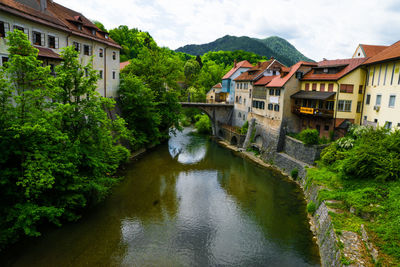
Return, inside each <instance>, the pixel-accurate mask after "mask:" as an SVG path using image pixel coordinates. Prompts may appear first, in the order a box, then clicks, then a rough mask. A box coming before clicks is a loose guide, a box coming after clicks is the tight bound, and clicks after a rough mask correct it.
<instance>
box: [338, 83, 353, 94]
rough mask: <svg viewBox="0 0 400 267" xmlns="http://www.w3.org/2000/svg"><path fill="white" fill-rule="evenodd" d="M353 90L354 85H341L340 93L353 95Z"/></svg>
mask: <svg viewBox="0 0 400 267" xmlns="http://www.w3.org/2000/svg"><path fill="white" fill-rule="evenodd" d="M353 88H354V85H353V84H341V85H340V92H341V93H350V94H352V93H353Z"/></svg>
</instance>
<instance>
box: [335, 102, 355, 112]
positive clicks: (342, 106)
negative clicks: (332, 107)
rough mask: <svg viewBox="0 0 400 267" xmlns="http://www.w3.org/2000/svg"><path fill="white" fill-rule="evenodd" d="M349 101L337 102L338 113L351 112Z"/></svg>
mask: <svg viewBox="0 0 400 267" xmlns="http://www.w3.org/2000/svg"><path fill="white" fill-rule="evenodd" d="M351 102H352V101H351V100H339V101H338V107H337V109H338V111H340V112H351Z"/></svg>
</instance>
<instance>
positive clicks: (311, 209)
mask: <svg viewBox="0 0 400 267" xmlns="http://www.w3.org/2000/svg"><path fill="white" fill-rule="evenodd" d="M316 210H317V205H315V203H314V201H312V200H311V202H310V203H308V204H307V212H308V213H310V214H311V215H314V212H315V211H316Z"/></svg>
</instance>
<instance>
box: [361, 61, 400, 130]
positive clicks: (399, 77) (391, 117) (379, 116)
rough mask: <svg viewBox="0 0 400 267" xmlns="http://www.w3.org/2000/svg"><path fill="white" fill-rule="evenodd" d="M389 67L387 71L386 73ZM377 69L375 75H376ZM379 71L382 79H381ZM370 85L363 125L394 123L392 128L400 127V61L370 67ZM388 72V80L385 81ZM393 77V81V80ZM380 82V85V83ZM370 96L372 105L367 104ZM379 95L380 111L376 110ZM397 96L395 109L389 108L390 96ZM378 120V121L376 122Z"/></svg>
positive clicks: (367, 89)
mask: <svg viewBox="0 0 400 267" xmlns="http://www.w3.org/2000/svg"><path fill="white" fill-rule="evenodd" d="M386 66H387V71H386ZM374 69H375V74H374ZM379 70H381V71H380V72H381V78H380V79H379ZM367 71H368V83H367V85H366V92H365V94H366V96H365V99H364V110H363V114H362V123H363V124H369V125H374V126H384V125H385V123H386V122H391V123H392V128H395V127H397V128H399V127H400V93H399V92H400V83H399V82H400V61H399V60H396V61H391V62H387V63H381V64H373V65H371V66H369V67H368V70H367ZM385 72H386V79H385ZM392 77H393V80H392ZM378 81H379V83H378ZM368 95H370V96H371V99H370V104H367V103H366V101H367V96H368ZM377 95H381V104H380V106H379V110H374V106H376V98H377ZM391 95H393V96H395V103H394V106H393V107H389V99H390V96H391ZM375 120H376V121H375Z"/></svg>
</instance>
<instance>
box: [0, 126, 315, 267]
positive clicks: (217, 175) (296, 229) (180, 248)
mask: <svg viewBox="0 0 400 267" xmlns="http://www.w3.org/2000/svg"><path fill="white" fill-rule="evenodd" d="M190 131H191V129H185V131H184V133H178V135H177V136H176V137H172V138H171V140H170V141H169V143H168V146H167V145H165V146H160V147H158V148H157V149H156V150H155V151H153V152H151V153H148V154H147V155H145V156H144V157H143V158H142V159H141V160H139V161H137V162H135V163H134V164H132V166H131V167H130V169H129V171H128V172H127V174H126V179H125V180H124V181H123V182H122V184H121V185H120V186H119V187H118V188H116V189H115V190H114V192H113V195H112V196H111V197H110V198H108V199H107V201H105V203H104V204H102V205H100V206H99V207H97V208H96V209H95V210H94V211H92V212H91V213H89V214H86V215H85V217H84V218H83V219H82V220H81V221H80V222H78V223H76V224H70V225H66V226H64V227H63V228H61V229H57V230H54V231H50V232H49V233H47V234H46V235H45V236H43V237H42V238H39V239H35V240H34V241H32V242H30V243H27V244H22V245H21V246H20V247H19V249H17V250H16V251H14V252H12V253H11V254H10V255H13V256H12V257H11V256H8V261H6V264H1V263H2V262H1V261H0V265H1V266H8V265H12V266H143V265H145V266H215V265H227V266H231V265H234V266H316V265H319V255H318V249H317V247H316V245H315V244H314V243H313V242H312V235H311V233H310V231H309V228H308V223H307V218H306V214H305V204H304V202H303V201H302V200H301V198H300V197H299V196H300V194H299V192H298V188H297V187H296V186H295V185H294V184H292V183H288V182H286V181H284V180H283V179H282V177H281V176H280V175H279V174H276V173H274V172H271V171H268V170H266V169H262V168H259V167H257V166H255V165H254V164H252V163H250V162H248V161H246V160H244V159H242V158H240V157H235V156H234V155H232V153H231V152H230V151H228V150H225V149H222V148H220V147H219V146H217V145H216V144H214V143H212V142H208V141H207V140H206V139H204V138H201V137H198V136H193V135H188V133H189V132H190ZM10 259H12V260H10ZM10 262H11V263H13V264H10Z"/></svg>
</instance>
